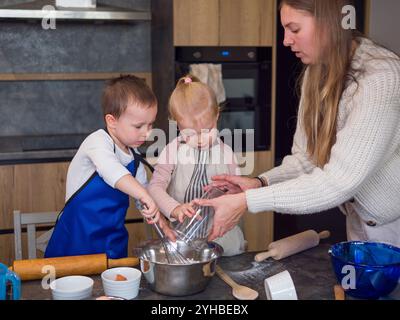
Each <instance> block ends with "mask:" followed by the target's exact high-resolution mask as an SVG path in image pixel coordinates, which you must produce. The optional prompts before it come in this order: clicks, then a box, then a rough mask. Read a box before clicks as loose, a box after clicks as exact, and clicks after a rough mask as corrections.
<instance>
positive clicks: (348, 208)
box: [199, 0, 400, 246]
mask: <svg viewBox="0 0 400 320" xmlns="http://www.w3.org/2000/svg"><path fill="white" fill-rule="evenodd" d="M346 4H348V1H345V0H330V1H322V0H283V1H282V5H281V20H282V25H283V27H284V29H285V39H284V45H285V46H287V47H290V48H291V49H292V51H293V52H295V54H296V56H297V57H298V58H300V59H301V61H302V62H303V64H304V65H305V72H304V75H303V80H302V91H301V100H300V106H299V114H298V122H297V129H296V133H295V136H294V143H293V148H292V154H291V155H289V156H287V157H286V158H285V159H284V160H283V163H282V165H280V166H279V167H276V168H274V169H272V170H270V171H268V172H266V173H264V174H262V175H260V176H259V177H257V178H245V177H235V176H227V175H224V176H216V177H214V178H213V180H214V184H216V185H224V186H225V187H228V188H229V190H230V193H231V194H229V195H226V196H223V197H221V198H218V199H213V200H210V201H199V203H200V204H202V205H209V206H213V207H214V209H215V212H216V213H215V219H214V227H213V232H212V234H211V236H210V240H212V239H213V238H215V237H218V236H221V235H222V234H224V233H225V232H226V231H228V230H229V229H231V228H232V227H233V226H234V225H235V224H236V223H237V222H238V221H239V219H240V217H241V216H242V215H243V214H244V213H245V212H246V210H249V211H250V212H251V213H257V212H262V211H277V212H281V213H289V214H310V213H316V212H321V211H325V210H328V209H330V208H334V207H337V206H339V207H340V208H341V209H342V211H343V213H345V214H346V216H347V235H348V239H349V240H363V241H378V242H386V243H390V244H393V245H396V246H400V60H399V57H398V56H396V55H395V54H394V53H392V52H390V51H389V50H386V49H384V48H382V47H380V46H378V45H376V44H374V43H373V42H372V41H370V40H368V39H366V38H362V37H358V36H356V35H355V34H354V32H353V31H352V30H346V29H345V28H343V26H342V19H343V17H344V16H343V15H342V8H343V6H345V5H346ZM278 138H279V137H278ZM277 143H279V140H278V141H277Z"/></svg>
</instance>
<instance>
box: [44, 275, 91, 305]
mask: <svg viewBox="0 0 400 320" xmlns="http://www.w3.org/2000/svg"><path fill="white" fill-rule="evenodd" d="M93 283H94V281H93V280H92V279H91V278H89V277H84V276H68V277H63V278H59V279H56V280H54V281H53V282H52V283H50V288H51V293H52V295H53V299H54V300H82V299H86V298H89V297H91V296H92V292H93Z"/></svg>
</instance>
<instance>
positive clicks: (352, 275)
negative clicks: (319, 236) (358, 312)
mask: <svg viewBox="0 0 400 320" xmlns="http://www.w3.org/2000/svg"><path fill="white" fill-rule="evenodd" d="M329 254H330V256H331V261H332V265H333V269H334V270H335V273H336V278H337V280H338V282H339V284H341V285H342V287H343V288H344V289H345V291H346V294H348V295H350V296H352V297H356V298H362V299H378V298H380V297H383V296H386V295H388V294H389V293H391V292H392V291H393V290H394V289H395V288H396V286H397V284H398V281H399V278H400V248H396V247H394V246H390V245H387V244H383V243H375V242H359V241H355V242H341V243H337V244H335V245H333V246H332V247H331V248H330V250H329Z"/></svg>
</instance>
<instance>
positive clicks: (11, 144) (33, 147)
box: [0, 134, 87, 164]
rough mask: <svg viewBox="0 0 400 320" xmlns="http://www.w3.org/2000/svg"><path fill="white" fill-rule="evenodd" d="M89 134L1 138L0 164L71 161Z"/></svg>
mask: <svg viewBox="0 0 400 320" xmlns="http://www.w3.org/2000/svg"><path fill="white" fill-rule="evenodd" d="M86 136H87V134H64V135H42V136H15V137H12V136H10V137H0V164H15V163H36V162H53V161H69V160H71V159H72V158H73V157H74V155H75V153H76V152H77V150H78V148H79V146H80V144H81V143H82V141H83V140H84V139H85V138H86Z"/></svg>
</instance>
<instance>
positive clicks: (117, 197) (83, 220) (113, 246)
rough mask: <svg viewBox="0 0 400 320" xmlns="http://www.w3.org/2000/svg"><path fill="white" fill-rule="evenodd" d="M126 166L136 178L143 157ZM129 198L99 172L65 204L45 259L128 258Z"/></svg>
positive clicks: (136, 158)
mask: <svg viewBox="0 0 400 320" xmlns="http://www.w3.org/2000/svg"><path fill="white" fill-rule="evenodd" d="M132 152H133V155H134V160H133V161H132V162H130V163H129V164H128V166H127V167H126V168H127V169H128V170H129V172H130V173H131V174H132V176H134V177H135V176H136V172H137V168H138V166H139V161H143V159H140V155H138V154H136V153H135V152H134V151H133V150H132ZM128 207H129V196H128V195H127V194H125V193H123V192H122V191H119V190H118V189H114V188H112V187H111V186H109V185H108V184H107V183H106V182H105V181H104V180H103V179H102V178H101V177H100V176H99V174H98V173H97V172H95V173H93V175H92V176H91V177H90V178H89V179H88V181H87V182H86V183H85V184H84V185H83V186H82V187H81V188H80V189H79V190H78V191H77V192H76V193H75V194H74V195H72V196H71V198H70V199H69V200H68V201H67V203H66V204H65V207H64V209H63V210H62V211H61V213H60V216H59V219H58V221H57V223H56V225H55V228H54V231H53V234H52V236H51V238H50V241H49V243H48V245H47V248H46V252H45V257H46V258H51V257H62V256H75V255H86V254H96V253H106V255H107V257H108V258H110V259H119V258H125V257H127V253H128V231H127V230H126V228H125V216H126V212H127V209H128Z"/></svg>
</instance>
